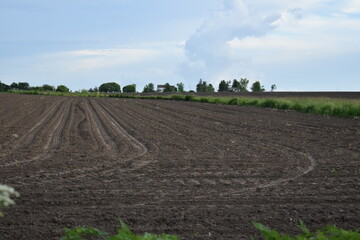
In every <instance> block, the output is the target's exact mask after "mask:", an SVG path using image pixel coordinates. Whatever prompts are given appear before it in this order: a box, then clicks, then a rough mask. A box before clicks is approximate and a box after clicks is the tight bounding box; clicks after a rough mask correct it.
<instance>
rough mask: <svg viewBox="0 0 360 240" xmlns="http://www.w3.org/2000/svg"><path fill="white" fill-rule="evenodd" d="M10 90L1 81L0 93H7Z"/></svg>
mask: <svg viewBox="0 0 360 240" xmlns="http://www.w3.org/2000/svg"><path fill="white" fill-rule="evenodd" d="M9 89H10V86H8V85H6V84H5V83H2V82H1V81H0V92H6V91H8V90H9Z"/></svg>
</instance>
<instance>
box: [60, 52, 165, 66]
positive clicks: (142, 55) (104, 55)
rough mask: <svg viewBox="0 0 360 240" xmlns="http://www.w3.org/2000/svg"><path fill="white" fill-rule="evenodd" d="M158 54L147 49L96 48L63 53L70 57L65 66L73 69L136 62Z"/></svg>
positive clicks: (147, 59)
mask: <svg viewBox="0 0 360 240" xmlns="http://www.w3.org/2000/svg"><path fill="white" fill-rule="evenodd" d="M158 54H159V53H158V52H157V51H155V50H149V49H96V50H78V51H72V52H67V53H64V55H65V57H66V55H67V57H69V58H72V60H71V61H70V63H69V64H68V66H67V67H68V69H69V70H73V71H79V70H80V71H81V70H95V69H99V68H104V67H112V66H121V65H130V64H137V63H140V62H144V61H149V60H150V59H153V58H156V56H157V55H158Z"/></svg>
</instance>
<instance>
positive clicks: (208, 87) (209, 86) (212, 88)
mask: <svg viewBox="0 0 360 240" xmlns="http://www.w3.org/2000/svg"><path fill="white" fill-rule="evenodd" d="M206 92H215V88H214V87H213V85H212V84H209V85H208V86H207V87H206Z"/></svg>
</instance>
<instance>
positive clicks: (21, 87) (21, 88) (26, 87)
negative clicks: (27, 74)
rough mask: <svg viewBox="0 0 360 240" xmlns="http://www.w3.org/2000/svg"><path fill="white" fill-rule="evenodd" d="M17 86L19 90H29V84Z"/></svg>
mask: <svg viewBox="0 0 360 240" xmlns="http://www.w3.org/2000/svg"><path fill="white" fill-rule="evenodd" d="M18 86H19V90H29V87H30V85H29V83H27V82H19V84H18Z"/></svg>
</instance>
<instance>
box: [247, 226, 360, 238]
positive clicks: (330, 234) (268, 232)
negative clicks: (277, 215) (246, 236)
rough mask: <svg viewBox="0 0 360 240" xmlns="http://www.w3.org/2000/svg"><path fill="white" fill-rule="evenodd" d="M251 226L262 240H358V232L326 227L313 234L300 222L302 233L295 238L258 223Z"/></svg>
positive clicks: (359, 236)
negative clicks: (256, 230)
mask: <svg viewBox="0 0 360 240" xmlns="http://www.w3.org/2000/svg"><path fill="white" fill-rule="evenodd" d="M253 224H254V226H255V227H256V228H257V229H258V230H259V231H260V232H261V234H262V237H263V239H264V240H360V233H359V232H357V231H347V230H344V229H341V228H337V227H335V226H327V227H325V228H323V229H320V230H318V231H316V233H313V232H311V231H310V230H309V229H308V228H307V227H306V226H305V225H304V223H303V222H300V229H301V231H302V233H301V234H299V235H296V236H289V235H287V234H281V233H279V232H278V231H276V230H273V229H270V228H267V227H265V226H264V225H262V224H260V223H253Z"/></svg>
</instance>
